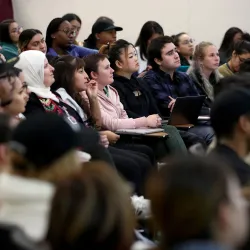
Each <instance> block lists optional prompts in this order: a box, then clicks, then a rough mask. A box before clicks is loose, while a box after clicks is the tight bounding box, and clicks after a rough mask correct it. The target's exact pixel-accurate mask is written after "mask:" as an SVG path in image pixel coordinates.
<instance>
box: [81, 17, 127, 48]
mask: <svg viewBox="0 0 250 250" xmlns="http://www.w3.org/2000/svg"><path fill="white" fill-rule="evenodd" d="M122 30H123V28H122V27H118V26H115V25H114V23H112V22H110V21H108V20H100V21H96V22H95V23H94V24H93V26H92V30H91V34H90V35H89V37H88V38H87V39H86V40H85V41H84V46H85V47H86V48H89V49H95V50H99V49H100V48H101V47H102V46H103V45H107V44H112V43H113V42H115V41H116V32H117V31H122Z"/></svg>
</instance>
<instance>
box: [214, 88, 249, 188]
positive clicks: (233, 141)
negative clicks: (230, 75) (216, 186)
mask: <svg viewBox="0 0 250 250" xmlns="http://www.w3.org/2000/svg"><path fill="white" fill-rule="evenodd" d="M249 112H250V91H249V90H248V89H246V88H242V87H234V88H232V87H231V88H230V89H229V90H225V91H223V92H222V93H220V94H219V95H218V96H217V97H216V99H215V102H214V104H213V106H212V109H211V125H212V127H213V129H214V132H215V135H216V138H217V144H216V147H215V148H214V149H213V150H212V151H211V154H213V155H218V156H220V157H221V159H223V160H224V161H226V162H227V163H228V164H230V165H231V166H232V167H233V169H234V170H235V172H236V173H237V175H238V177H239V179H240V181H241V185H243V186H245V185H248V184H249V183H250V168H249V165H247V164H246V163H245V162H244V161H243V158H245V157H246V156H247V155H248V154H249V153H250V151H249V144H250V131H249V127H250V119H249Z"/></svg>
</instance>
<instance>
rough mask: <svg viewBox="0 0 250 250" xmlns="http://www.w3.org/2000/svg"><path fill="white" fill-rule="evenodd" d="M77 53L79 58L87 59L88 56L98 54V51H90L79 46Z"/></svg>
mask: <svg viewBox="0 0 250 250" xmlns="http://www.w3.org/2000/svg"><path fill="white" fill-rule="evenodd" d="M77 51H78V54H79V57H85V56H88V55H92V54H97V53H98V51H97V50H95V49H88V48H85V47H81V46H77Z"/></svg>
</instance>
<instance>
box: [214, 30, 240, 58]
mask: <svg viewBox="0 0 250 250" xmlns="http://www.w3.org/2000/svg"><path fill="white" fill-rule="evenodd" d="M237 33H241V34H242V35H243V31H242V30H241V29H240V28H237V27H232V28H230V29H228V30H227V31H226V33H225V35H224V38H223V40H222V43H221V46H220V48H219V51H220V52H224V53H225V54H226V56H227V57H230V56H231V55H232V52H233V47H234V36H235V35H236V34H237Z"/></svg>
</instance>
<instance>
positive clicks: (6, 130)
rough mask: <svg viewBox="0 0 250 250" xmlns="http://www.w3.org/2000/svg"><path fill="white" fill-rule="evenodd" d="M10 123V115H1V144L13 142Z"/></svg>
mask: <svg viewBox="0 0 250 250" xmlns="http://www.w3.org/2000/svg"><path fill="white" fill-rule="evenodd" d="M10 121H11V116H10V115H8V114H7V113H0V144H3V143H8V142H9V141H10V140H11V135H12V129H11V126H10Z"/></svg>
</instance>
